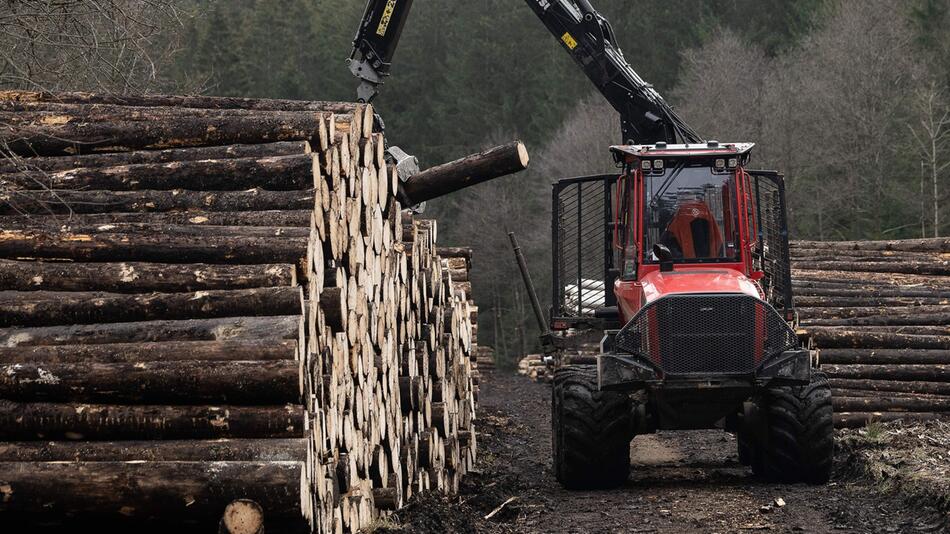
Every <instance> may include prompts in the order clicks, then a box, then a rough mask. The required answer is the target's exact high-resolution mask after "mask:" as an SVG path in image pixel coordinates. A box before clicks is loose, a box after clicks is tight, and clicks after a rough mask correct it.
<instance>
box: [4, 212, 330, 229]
mask: <svg viewBox="0 0 950 534" xmlns="http://www.w3.org/2000/svg"><path fill="white" fill-rule="evenodd" d="M312 213H313V210H312V209H306V210H303V209H300V210H267V211H201V210H189V211H179V212H165V213H149V212H144V213H134V212H133V213H126V212H120V213H82V214H77V213H71V214H63V215H50V214H40V215H8V216H6V217H3V218H0V223H2V225H3V227H4V228H7V229H11V228H32V227H35V226H38V225H57V226H71V225H76V226H82V225H93V224H98V225H101V224H116V223H135V224H143V223H149V224H175V225H186V224H193V225H205V226H271V227H275V226H276V227H281V228H290V227H309V226H310V216H311V214H312Z"/></svg>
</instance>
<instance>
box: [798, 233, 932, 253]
mask: <svg viewBox="0 0 950 534" xmlns="http://www.w3.org/2000/svg"><path fill="white" fill-rule="evenodd" d="M789 247H790V248H792V249H832V250H897V251H901V250H903V251H910V252H950V238H947V237H934V238H925V239H896V240H891V241H789Z"/></svg>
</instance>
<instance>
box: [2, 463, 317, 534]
mask: <svg viewBox="0 0 950 534" xmlns="http://www.w3.org/2000/svg"><path fill="white" fill-rule="evenodd" d="M303 465H304V464H303V463H301V462H216V463H214V464H208V463H204V462H143V463H129V462H70V463H33V462H29V463H26V462H3V463H0V480H3V481H4V483H5V485H6V487H9V488H10V491H9V492H8V493H7V498H5V499H3V500H2V501H0V513H2V514H3V516H4V518H5V519H6V518H10V519H12V520H15V519H17V518H18V516H19V517H23V516H30V517H42V518H44V519H45V520H49V521H55V520H57V519H59V520H65V521H66V522H67V523H68V522H70V521H69V519H68V518H70V517H73V516H80V517H100V518H103V519H105V520H116V519H122V520H127V519H132V518H134V519H135V520H137V521H143V520H144V521H157V522H174V523H185V524H188V523H191V522H206V523H208V524H215V523H216V522H217V520H218V518H219V517H220V516H221V512H222V511H223V510H224V509H225V506H227V505H228V503H229V502H231V501H233V500H235V499H239V498H250V499H253V500H254V501H255V502H258V503H261V506H262V507H264V509H265V510H267V514H268V517H271V516H273V517H278V518H288V519H289V518H294V519H298V520H300V519H301V517H302V515H301V502H302V501H301V498H302V497H301V495H300V489H301V487H302V485H301V478H302V476H303V475H302V471H303ZM53 496H55V498H53ZM307 498H309V496H308V497H307ZM11 516H12V517H11ZM209 531H210V529H209Z"/></svg>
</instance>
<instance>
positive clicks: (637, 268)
mask: <svg viewBox="0 0 950 534" xmlns="http://www.w3.org/2000/svg"><path fill="white" fill-rule="evenodd" d="M752 146H753V145H752V144H751V143H736V144H724V145H720V144H719V143H717V142H715V141H711V142H709V143H705V144H690V145H667V144H664V143H659V144H657V145H626V146H615V147H611V151H612V152H613V154H614V157H615V159H616V160H617V161H618V163H621V164H623V167H624V173H623V174H622V175H621V176H620V177H619V178H618V180H617V184H616V186H615V207H614V210H613V215H614V221H613V230H614V231H613V235H612V248H613V251H614V254H615V258H614V260H613V263H614V265H616V266H617V267H618V268H619V273H618V274H619V275H618V277H617V279H616V281H615V283H614V293H615V295H616V297H617V304H618V306H619V312H620V315H621V316H622V318H623V320H624V321H626V320H629V318H630V317H632V316H633V315H634V314H635V313H636V312H637V311H638V310H639V309H640V307H641V306H643V305H644V304H646V303H648V302H650V301H651V300H653V299H655V298H658V297H660V296H663V295H666V294H669V293H712V292H731V293H745V294H749V295H750V296H754V297H758V298H764V297H765V294H764V292H763V290H762V288H761V286H760V285H759V284H757V283H756V281H757V280H760V279H762V278H763V277H764V273H763V272H762V271H760V270H757V267H756V266H755V265H754V262H753V252H754V249H755V248H756V246H757V245H758V241H757V240H756V236H757V235H758V229H757V228H756V225H757V221H756V217H755V215H754V214H755V212H756V206H755V199H754V192H753V191H752V188H753V184H752V180H751V178H750V176H749V175H748V174H747V173H746V172H745V170H744V167H745V165H746V163H747V162H748V159H749V152H750V150H751V149H752ZM674 273H675V274H674Z"/></svg>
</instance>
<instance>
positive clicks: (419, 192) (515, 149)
mask: <svg viewBox="0 0 950 534" xmlns="http://www.w3.org/2000/svg"><path fill="white" fill-rule="evenodd" d="M527 168H528V151H527V149H525V147H524V145H523V144H522V143H521V142H520V141H515V142H512V143H509V144H507V145H502V146H499V147H495V148H491V149H489V150H486V151H484V152H480V153H478V154H472V155H471V156H466V157H464V158H461V159H458V160H455V161H452V162H449V163H443V164H442V165H437V166H435V167H432V168H429V169H426V170H424V171H422V172H420V173H418V174H416V175H415V176H413V177H412V178H410V179H409V181H408V182H405V183H402V184H400V187H401V189H402V192H403V193H404V194H405V196H406V197H407V198H408V199H409V201H410V202H411V203H413V204H418V203H420V202H425V201H427V200H432V199H434V198H438V197H440V196H443V195H447V194H449V193H452V192H454V191H458V190H459V189H462V188H465V187H469V186H472V185H475V184H479V183H482V182H485V181H488V180H493V179H495V178H500V177H502V176H506V175H509V174H514V173H516V172H519V171H523V170H525V169H527Z"/></svg>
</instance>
